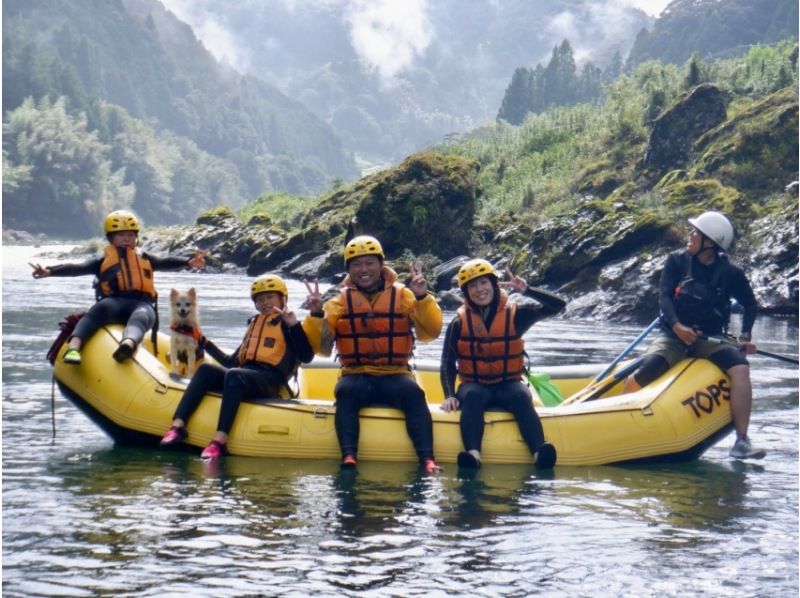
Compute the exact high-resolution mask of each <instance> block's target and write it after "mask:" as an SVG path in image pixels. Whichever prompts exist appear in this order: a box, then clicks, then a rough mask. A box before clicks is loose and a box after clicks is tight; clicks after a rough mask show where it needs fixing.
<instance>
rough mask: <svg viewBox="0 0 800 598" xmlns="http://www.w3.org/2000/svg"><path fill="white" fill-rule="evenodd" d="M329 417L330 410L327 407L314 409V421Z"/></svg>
mask: <svg viewBox="0 0 800 598" xmlns="http://www.w3.org/2000/svg"><path fill="white" fill-rule="evenodd" d="M327 417H328V410H327V409H325V407H315V408H314V419H327Z"/></svg>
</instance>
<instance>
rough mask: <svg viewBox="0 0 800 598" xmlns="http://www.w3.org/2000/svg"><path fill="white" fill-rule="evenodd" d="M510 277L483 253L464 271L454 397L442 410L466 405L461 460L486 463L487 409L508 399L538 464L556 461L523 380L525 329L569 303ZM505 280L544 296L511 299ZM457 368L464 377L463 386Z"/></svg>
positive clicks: (453, 338) (451, 376)
mask: <svg viewBox="0 0 800 598" xmlns="http://www.w3.org/2000/svg"><path fill="white" fill-rule="evenodd" d="M507 272H508V276H509V280H508V282H499V280H498V277H497V273H496V272H495V269H494V268H493V267H492V265H491V264H490V263H489V262H487V261H486V260H482V259H475V260H471V261H469V262H467V263H465V264H464V265H463V266H461V269H460V270H459V271H458V275H457V279H458V285H459V286H460V287H461V290H462V292H463V293H464V304H463V305H462V306H461V307H459V308H458V315H456V317H455V318H453V321H452V322H450V325H449V326H448V328H447V332H446V335H445V340H444V347H443V349H442V369H441V382H442V390H443V392H444V396H445V397H446V399H445V400H444V402H443V403H442V406H441V408H442V410H443V411H446V412H450V411H455V410H457V409H461V421H460V425H461V440H462V442H463V443H464V451H463V452H461V453H459V454H458V465H459V467H468V468H478V467H480V466H481V452H480V451H481V443H482V441H483V427H484V421H483V414H484V412H485V411H486V410H487V409H490V408H492V407H500V408H502V409H506V410H508V411H510V412H511V413H512V415H513V416H514V419H516V420H517V425H518V426H519V430H520V433H521V434H522V437H523V439H524V440H525V443H526V444H527V445H528V448H529V449H530V451H531V454H532V455H533V456H534V462H535V464H536V466H537V467H540V468H545V469H549V468H551V467H553V466H554V465H555V462H556V449H555V447H554V446H553V445H552V444H550V443H548V442H545V438H544V431H543V429H542V424H541V422H540V421H539V416H538V415H537V414H536V410H535V409H534V408H533V400H532V397H531V393H530V390H529V389H528V387H527V386H526V385H525V384H524V383H523V382H522V374H523V365H524V364H523V356H524V354H525V341H524V340H523V339H522V335H523V334H525V332H526V331H527V330H528V328H530V327H531V326H533V324H534V323H536V322H538V321H539V320H541V319H543V318H546V317H548V316H551V315H554V314H557V313H558V312H560V311H561V310H562V309H564V306H565V305H566V303H565V302H564V300H563V299H561V298H560V297H556V296H555V295H551V294H550V293H547V292H545V291H543V290H541V289H535V288H531V287H529V286H528V283H527V282H525V281H524V280H523V279H522V278H519V277H518V276H514V275H513V274H512V273H511V271H510V270H507ZM500 286H506V287H510V288H511V289H513V290H514V291H517V292H518V293H522V294H523V295H525V296H526V297H530V298H532V299H535V300H536V302H537V304H536V305H533V304H524V305H518V304H516V303H515V302H513V301H509V299H508V294H507V293H506V292H505V291H504V290H501V289H500ZM456 375H458V378H459V380H460V382H461V384H460V386H459V387H458V391H456V390H455V381H456Z"/></svg>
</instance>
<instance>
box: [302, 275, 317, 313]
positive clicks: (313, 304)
mask: <svg viewBox="0 0 800 598" xmlns="http://www.w3.org/2000/svg"><path fill="white" fill-rule="evenodd" d="M303 284H305V285H306V290H307V291H308V298H307V299H306V304H307V305H308V311H310V312H312V313H314V312H316V313H319V312H321V311H322V295H321V294H320V292H319V280H317V279H314V286H313V287H312V286H311V285H310V284H309V283H308V281H307V280H304V281H303Z"/></svg>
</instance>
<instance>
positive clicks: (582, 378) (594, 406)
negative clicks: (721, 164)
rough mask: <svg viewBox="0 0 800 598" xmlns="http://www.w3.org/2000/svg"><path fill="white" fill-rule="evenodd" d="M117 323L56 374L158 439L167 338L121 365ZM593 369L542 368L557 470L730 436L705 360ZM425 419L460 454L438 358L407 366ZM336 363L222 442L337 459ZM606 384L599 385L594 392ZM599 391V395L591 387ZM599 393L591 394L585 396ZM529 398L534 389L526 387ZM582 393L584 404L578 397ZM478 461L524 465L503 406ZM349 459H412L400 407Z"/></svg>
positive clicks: (261, 406)
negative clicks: (550, 392)
mask: <svg viewBox="0 0 800 598" xmlns="http://www.w3.org/2000/svg"><path fill="white" fill-rule="evenodd" d="M121 330H122V329H121V327H120V326H108V327H105V328H102V329H100V330H99V331H98V332H97V333H96V334H95V335H94V336H93V337H92V338H91V339H90V340H89V341H88V342H87V343H86V344H85V346H84V349H83V350H82V356H83V363H82V364H81V365H77V366H76V365H68V364H65V363H63V362H62V360H61V357H62V355H63V352H64V350H65V346H62V347H61V348H60V349H59V350H58V354H57V356H56V359H55V363H54V375H55V378H56V380H57V382H58V386H59V388H60V389H61V392H62V393H63V394H64V396H66V397H67V398H68V399H69V400H70V401H72V402H73V403H74V404H75V405H76V406H77V407H79V408H80V409H81V410H83V411H84V412H85V413H86V414H87V415H88V416H89V418H91V419H92V420H93V421H94V422H95V423H96V424H97V425H99V426H100V428H102V429H103V430H104V431H105V432H106V433H108V434H109V435H110V436H111V438H112V439H113V440H114V441H115V442H117V443H119V444H126V445H140V446H152V447H156V446H158V442H159V439H160V437H161V435H162V434H163V433H164V432H165V431H166V429H167V428H168V427H169V425H170V422H171V418H172V413H173V411H174V409H175V407H176V405H177V404H178V401H179V400H180V398H181V396H182V393H183V391H184V389H185V388H186V384H187V383H188V379H186V378H181V377H178V376H175V375H174V374H171V373H170V369H169V367H168V366H167V364H166V362H165V361H164V357H165V354H166V353H167V352H168V348H169V338H168V337H167V336H165V335H160V337H159V341H158V346H159V357H158V358H157V357H155V356H154V355H153V353H152V346H151V345H150V344H149V342H145V343H143V344H142V346H141V347H140V348H139V349H138V350H137V352H136V354H135V355H134V357H133V359H131V360H130V361H128V362H126V363H123V364H119V363H117V362H115V361H114V360H113V359H112V357H111V354H112V353H113V351H114V349H115V348H116V346H117V343H118V341H119V338H120V333H121ZM601 369H602V365H585V366H558V367H552V368H542V369H541V370H540V371H542V372H544V373H547V374H549V375H550V376H551V380H552V382H553V383H555V384H556V386H558V387H559V389H560V390H561V392H562V393H563V394H564V396H568V397H570V398H568V399H567V400H566V401H564V403H562V404H561V405H558V406H556V407H544V406H542V405H541V402H540V401H538V397H536V398H535V399H534V400H535V402H536V403H537V412H538V413H539V415H540V417H541V419H542V424H543V426H544V432H545V436H546V438H547V440H548V441H549V442H551V443H552V444H554V445H555V447H556V449H557V451H558V463H557V465H558V466H564V465H600V464H609V463H623V462H642V461H686V460H690V459H695V458H697V457H699V456H700V455H701V454H702V453H703V452H704V451H705V450H706V449H707V448H708V447H710V446H712V445H713V444H714V443H716V442H717V441H718V440H719V439H720V438H722V437H723V436H724V435H726V434H727V433H728V432H730V430H731V428H732V425H731V415H730V407H729V400H728V399H729V394H730V392H729V381H728V379H727V378H726V376H725V375H724V374H723V373H721V372H720V370H719V369H717V368H716V367H715V366H714V365H712V364H711V363H710V362H708V361H705V360H685V361H682V362H681V363H679V364H677V365H676V366H675V367H674V368H673V369H672V370H670V371H669V372H667V373H666V374H665V375H664V376H662V377H661V378H659V379H658V380H656V381H655V382H654V383H653V384H651V385H650V386H648V387H646V388H644V389H642V390H640V391H638V392H636V393H631V394H619V393H620V387H621V384H619V383H616V382H615V380H614V379H613V378H609V379H610V382H606V383H598V384H597V385H593V386H591V387H590V388H589V389H588V390H587V389H586V388H585V387H586V386H587V384H589V382H590V381H591V379H592V377H593V376H594V375H596V374H597V373H599V371H600V370H601ZM416 375H417V377H418V380H419V382H420V384H422V386H423V387H424V388H425V391H426V396H427V397H428V402H429V405H430V410H431V415H432V416H433V426H434V450H435V454H436V458H437V461H439V462H442V463H454V462H455V460H456V455H457V454H458V452H459V451H461V450H463V449H462V445H461V437H460V432H459V425H458V419H459V414H458V413H444V412H443V411H441V409H440V408H439V405H438V403H440V402H441V400H442V393H441V389H440V385H439V371H438V364H436V363H419V364H417V372H416ZM337 376H338V367H337V365H336V364H335V363H334V362H332V361H330V360H315V361H314V362H313V363H312V364H310V365H309V366H306V367H304V368H302V370H301V372H300V375H299V377H298V391H299V398H297V399H291V400H289V399H264V400H258V401H252V402H245V403H243V404H242V405H241V407H240V409H239V412H238V414H237V417H236V422H235V423H234V426H233V429H232V430H231V434H230V439H229V442H228V448H229V451H230V453H231V454H233V455H246V456H251V457H277V458H292V459H338V458H339V457H340V454H339V447H338V443H337V440H336V432H335V430H334V423H333V419H334V411H335V405H334V403H333V400H332V397H333V387H334V384H335V383H336V379H337ZM604 387H608V388H606V389H605V390H603V388H604ZM595 389H597V392H595ZM600 390H603V392H602V394H601V396H600V397H599V398H594V395H597V394H598V392H599V391H600ZM534 395H535V393H534ZM587 398H591V400H587ZM220 401H221V397H220V396H219V395H217V394H209V395H208V396H206V398H205V399H204V400H203V402H202V403H201V405H200V407H199V408H198V410H197V411H196V412H195V414H194V415H193V416H192V418H191V419H190V420H189V422H188V430H189V437H188V439H187V442H188V444H189V445H193V446H195V447H198V449H199V448H201V447H204V446H206V445H207V444H208V443H209V442H210V441H211V439H212V437H213V435H214V432H215V430H216V423H217V416H218V414H219V406H220ZM482 454H483V461H484V463H530V462H531V461H532V459H531V455H530V453H529V451H528V448H527V446H526V445H525V443H524V442H523V440H522V437H521V436H520V434H519V429H518V427H517V424H516V421H515V420H514V419H513V417H512V416H511V415H510V414H509V413H505V412H488V413H487V414H486V431H485V434H484V441H483V451H482ZM359 460H361V461H367V460H374V461H415V460H416V455H415V453H414V450H413V447H412V445H411V442H410V441H409V439H408V436H407V434H406V430H405V422H404V420H403V416H402V413H401V412H400V411H397V410H395V409H390V408H378V407H375V408H368V409H363V410H362V411H361V436H360V444H359Z"/></svg>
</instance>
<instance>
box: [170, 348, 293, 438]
mask: <svg viewBox="0 0 800 598" xmlns="http://www.w3.org/2000/svg"><path fill="white" fill-rule="evenodd" d="M279 388H280V384H279V382H278V381H277V380H276V379H275V377H273V376H270V375H269V372H267V371H265V370H264V369H262V368H258V367H256V366H248V365H245V366H244V367H241V368H230V369H227V368H224V367H222V366H219V365H215V364H211V363H204V364H202V365H201V366H200V367H199V368H197V371H196V372H195V373H194V376H192V379H191V380H190V381H189V385H188V386H187V387H186V390H185V391H184V393H183V397H182V398H181V401H180V403H178V407H177V408H176V409H175V414H174V415H173V416H172V418H173V419H182V420H183V421H184V422H188V421H189V418H190V417H191V416H192V413H194V412H195V410H196V409H197V407H198V406H199V405H200V401H201V400H202V399H203V395H205V394H206V393H207V392H220V391H221V392H222V406H221V407H220V410H219V421H218V423H217V431H219V432H225V433H226V434H227V433H229V432H230V431H231V428H232V427H233V420H234V418H235V417H236V412H237V411H238V410H239V404H240V403H241V402H242V401H243V400H244V399H254V398H259V397H264V398H268V397H277V396H278V390H279Z"/></svg>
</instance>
